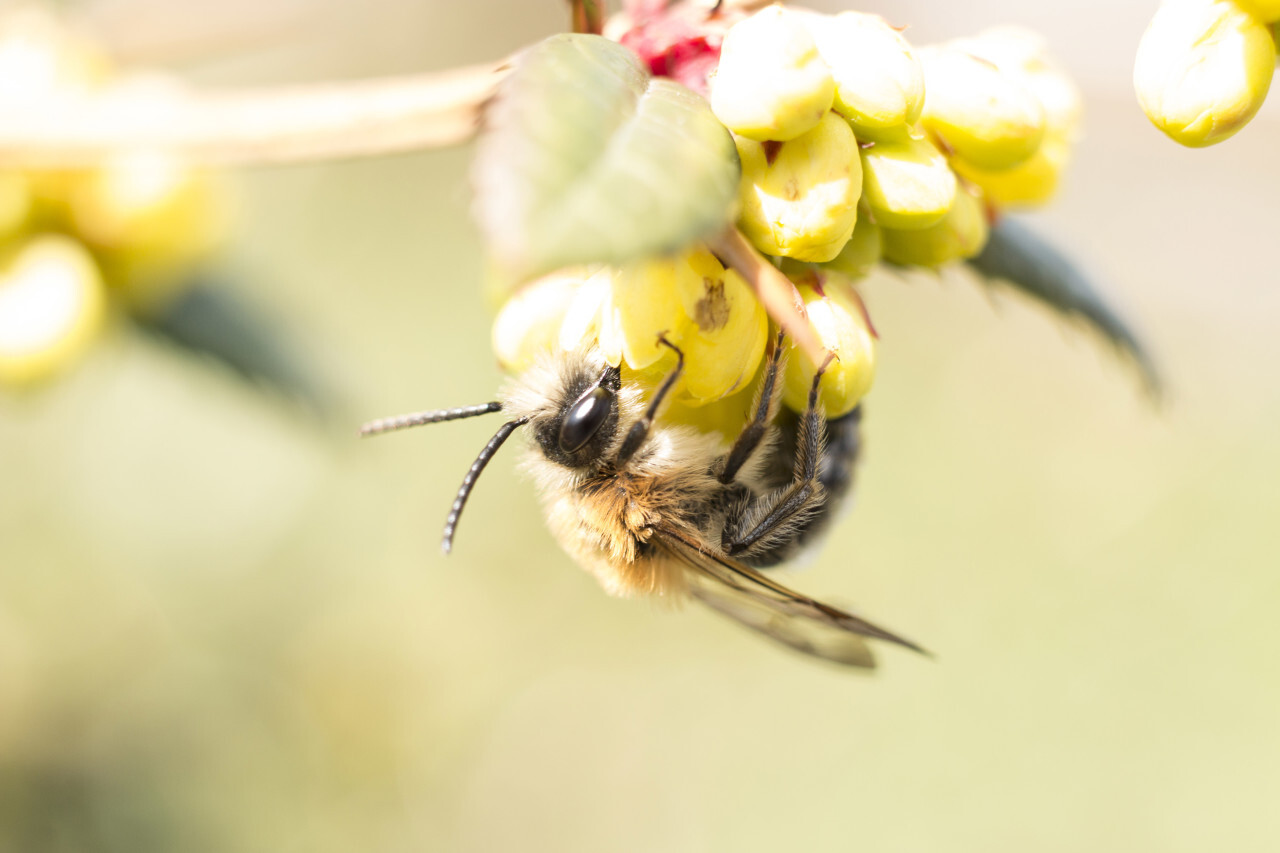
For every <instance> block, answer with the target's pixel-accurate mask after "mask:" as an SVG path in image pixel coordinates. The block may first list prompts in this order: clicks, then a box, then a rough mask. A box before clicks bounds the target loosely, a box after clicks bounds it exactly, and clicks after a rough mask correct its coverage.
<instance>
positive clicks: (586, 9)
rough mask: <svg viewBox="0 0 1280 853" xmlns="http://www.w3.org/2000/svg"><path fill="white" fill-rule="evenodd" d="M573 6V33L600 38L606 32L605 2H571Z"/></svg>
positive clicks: (599, 0) (570, 0)
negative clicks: (587, 34)
mask: <svg viewBox="0 0 1280 853" xmlns="http://www.w3.org/2000/svg"><path fill="white" fill-rule="evenodd" d="M569 2H570V4H571V5H572V6H573V31H574V32H575V33H590V34H591V35H594V36H598V35H600V34H601V33H602V32H604V0H569Z"/></svg>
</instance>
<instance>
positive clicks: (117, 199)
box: [0, 9, 228, 388]
mask: <svg viewBox="0 0 1280 853" xmlns="http://www.w3.org/2000/svg"><path fill="white" fill-rule="evenodd" d="M107 84H112V85H113V86H114V87H115V91H117V92H119V93H120V96H121V97H125V94H126V92H125V87H138V88H143V87H146V88H152V87H156V86H167V85H169V83H168V82H167V81H164V80H159V79H157V78H142V77H139V78H112V76H111V68H110V64H109V63H108V62H107V60H106V59H105V58H104V56H103V55H102V54H101V53H100V52H99V51H98V50H97V49H96V48H95V47H94V46H93V45H92V44H91V43H89V42H86V41H84V40H83V39H80V38H78V37H77V36H75V35H74V34H73V33H71V32H70V31H68V30H67V29H65V28H64V27H62V26H61V25H60V24H59V22H58V21H56V20H55V19H53V18H51V17H50V16H48V15H47V14H44V13H42V12H40V11H38V10H33V9H22V10H19V11H17V12H14V13H11V14H10V15H8V16H6V17H4V18H3V19H0V121H3V116H4V115H6V114H8V115H13V114H17V113H19V112H20V111H23V110H36V109H43V108H46V107H48V106H49V105H50V104H51V103H55V102H64V103H69V104H74V103H75V101H76V100H78V99H82V98H85V97H88V96H91V95H92V94H94V93H95V92H96V91H98V90H99V89H100V88H101V87H103V86H104V85H107ZM227 213H228V211H227V205H226V199H225V197H224V195H223V193H222V190H221V187H220V186H219V185H217V184H216V183H215V182H214V181H213V180H212V179H211V177H210V176H208V175H206V174H203V173H200V172H196V171H193V170H191V169H188V168H186V167H185V166H183V165H182V164H181V163H179V162H177V161H175V160H174V159H173V158H172V157H169V156H167V155H164V154H161V153H160V152H143V151H137V152H129V153H127V154H122V155H121V156H120V157H118V158H116V159H114V160H113V161H111V162H108V163H105V164H103V165H101V166H99V167H97V168H91V169H76V170H66V169H58V170H52V169H48V170H34V169H32V170H21V171H19V170H7V171H0V388H2V387H6V386H8V387H21V386H26V385H30V384H32V383H36V382H39V381H41V380H45V379H48V378H50V377H53V376H56V375H57V374H59V373H60V372H61V371H63V370H64V369H66V368H68V367H70V366H71V365H73V364H74V363H75V362H76V360H77V357H78V356H79V355H80V354H81V353H82V352H83V351H84V349H85V348H86V347H87V346H88V345H89V343H91V341H92V340H93V338H94V336H95V333H96V332H97V330H99V329H100V328H101V327H102V325H103V322H102V321H103V319H104V317H105V316H106V315H107V310H106V309H107V306H108V305H110V304H112V302H113V301H114V302H115V303H117V304H118V305H119V306H120V307H121V308H123V309H124V310H125V311H128V312H135V313H136V312H147V311H154V310H158V309H159V308H161V307H162V306H163V305H164V304H165V303H166V302H167V301H168V300H169V299H170V298H172V297H173V296H175V295H176V291H177V288H178V287H179V286H180V285H182V284H183V283H185V282H186V281H187V280H188V278H189V272H190V270H191V268H192V267H193V266H194V265H195V264H196V263H197V262H198V261H200V260H202V259H203V258H204V257H205V256H206V255H207V254H208V253H209V252H210V251H211V250H212V249H213V248H214V247H215V246H216V245H217V243H218V242H219V241H220V239H221V238H222V236H223V235H224V233H225V231H226V224H227V220H228V216H227Z"/></svg>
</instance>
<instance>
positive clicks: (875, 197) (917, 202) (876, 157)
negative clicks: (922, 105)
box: [861, 137, 956, 229]
mask: <svg viewBox="0 0 1280 853" xmlns="http://www.w3.org/2000/svg"><path fill="white" fill-rule="evenodd" d="M861 153H862V196H863V200H864V201H865V202H866V205H867V208H868V209H869V210H870V211H871V215H872V216H874V217H875V220H876V224H878V225H881V226H883V227H887V228H907V229H910V228H928V227H929V226H930V225H932V224H933V223H935V222H937V221H938V220H939V219H941V218H942V217H944V216H946V215H947V211H948V210H950V209H951V202H952V201H953V200H954V199H955V197H956V176H955V173H953V172H952V171H951V167H950V166H948V165H947V158H946V157H944V156H943V155H942V152H941V151H939V150H938V149H937V148H935V147H934V146H933V145H932V144H931V143H930V142H929V141H928V140H927V139H916V138H913V137H908V138H907V139H903V140H899V141H894V142H877V143H876V144H875V145H872V146H871V147H869V148H864V149H862V152H861Z"/></svg>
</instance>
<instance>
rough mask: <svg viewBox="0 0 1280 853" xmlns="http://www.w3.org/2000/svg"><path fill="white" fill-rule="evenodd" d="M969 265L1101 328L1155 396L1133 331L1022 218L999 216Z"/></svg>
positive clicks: (1157, 385) (1152, 376) (1148, 363)
mask: <svg viewBox="0 0 1280 853" xmlns="http://www.w3.org/2000/svg"><path fill="white" fill-rule="evenodd" d="M969 264H970V265H971V266H972V267H973V268H974V269H976V270H977V271H978V272H980V273H982V274H983V275H984V276H986V277H987V278H988V279H996V280H999V281H1003V282H1005V283H1006V284H1008V285H1010V286H1012V287H1013V288H1014V289H1016V290H1020V291H1022V292H1023V293H1025V294H1027V295H1028V296H1031V297H1032V298H1034V299H1037V300H1039V301H1041V302H1043V303H1045V304H1046V305H1048V306H1049V307H1050V308H1052V309H1054V310H1055V311H1058V312H1059V313H1062V314H1065V315H1066V316H1068V317H1072V318H1074V319H1078V320H1081V321H1083V322H1084V324H1085V325H1087V326H1089V327H1090V328H1092V329H1094V330H1095V331H1097V332H1099V333H1100V334H1101V335H1102V336H1103V337H1104V338H1106V339H1107V340H1108V341H1110V342H1111V343H1112V344H1114V345H1115V346H1116V348H1117V349H1118V350H1119V351H1120V352H1121V353H1123V354H1124V355H1127V356H1128V357H1129V358H1131V359H1132V360H1133V363H1134V365H1135V366H1136V367H1137V368H1138V370H1139V372H1140V373H1141V375H1142V379H1143V382H1144V383H1145V385H1146V386H1147V390H1148V391H1150V392H1151V393H1152V395H1153V396H1159V394H1160V390H1161V382H1160V376H1159V373H1158V372H1157V371H1156V367H1155V363H1154V362H1153V361H1152V360H1151V357H1150V355H1149V354H1148V353H1147V351H1146V349H1145V348H1144V347H1143V345H1142V342H1141V341H1139V340H1138V337H1137V335H1136V334H1135V333H1134V331H1133V330H1132V329H1131V328H1129V326H1128V325H1127V324H1126V323H1125V321H1124V320H1123V319H1122V318H1121V317H1120V315H1119V314H1118V313H1117V312H1116V310H1115V309H1114V308H1113V307H1112V306H1110V305H1108V304H1107V302H1106V301H1105V300H1104V299H1103V297H1102V295H1101V293H1100V292H1099V290H1098V288H1097V287H1096V286H1095V285H1094V283H1093V282H1092V281H1091V280H1090V278H1089V276H1088V275H1087V274H1086V273H1084V272H1083V271H1082V270H1081V269H1080V268H1079V267H1078V266H1077V265H1076V264H1075V262H1074V261H1072V260H1071V259H1070V258H1068V257H1067V256H1066V255H1064V254H1063V253H1062V252H1060V251H1059V250H1058V249H1056V248H1055V247H1054V246H1052V245H1051V244H1050V243H1049V242H1048V241H1046V240H1045V239H1044V238H1043V237H1041V236H1039V235H1038V234H1036V233H1035V232H1034V231H1032V230H1031V229H1030V228H1029V227H1027V226H1026V225H1025V224H1024V223H1022V222H1020V221H1018V220H1016V219H1012V218H1010V217H1007V216H1006V217H1003V218H1001V219H1000V220H999V221H998V222H997V223H996V224H995V225H994V226H992V228H991V237H990V239H989V240H988V241H987V245H986V248H984V249H983V250H982V252H981V254H979V255H978V256H977V257H975V258H973V259H971V260H970V261H969Z"/></svg>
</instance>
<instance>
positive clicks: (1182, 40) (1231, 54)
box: [1133, 0, 1276, 148]
mask: <svg viewBox="0 0 1280 853" xmlns="http://www.w3.org/2000/svg"><path fill="white" fill-rule="evenodd" d="M1275 62H1276V46H1275V42H1274V41H1273V40H1272V37H1271V32H1270V30H1269V28H1268V27H1267V26H1266V24H1264V23H1263V22H1261V21H1259V20H1258V19H1257V18H1255V17H1253V16H1252V15H1250V14H1248V13H1247V12H1245V11H1243V10H1242V9H1241V8H1240V7H1239V6H1237V5H1236V4H1235V3H1232V2H1230V0H1166V2H1165V3H1163V4H1162V5H1161V6H1160V8H1159V9H1158V10H1157V11H1156V14H1155V17H1153V18H1152V19H1151V23H1150V24H1149V25H1148V26H1147V31H1146V32H1145V33H1143V36H1142V41H1140V42H1139V43H1138V55H1137V60H1136V62H1135V63H1134V69H1133V85H1134V89H1135V90H1136V91H1137V93H1138V101H1139V103H1141V104H1142V109H1143V111H1144V112H1146V114H1147V118H1149V119H1151V122H1152V124H1154V125H1155V126H1156V127H1158V128H1159V129H1160V130H1162V131H1164V133H1165V134H1167V135H1168V136H1169V137H1170V138H1172V139H1174V140H1175V141H1177V142H1180V143H1182V144H1183V145H1186V146H1189V147H1191V148H1200V147H1203V146H1205V145H1213V144H1215V143H1218V142H1221V141H1223V140H1224V139H1227V138H1229V137H1230V136H1232V135H1233V134H1234V133H1235V132H1236V131H1238V130H1240V128H1242V127H1244V126H1245V125H1246V124H1248V123H1249V120H1250V119H1252V118H1253V116H1254V113H1256V112H1257V111H1258V108H1259V107H1260V106H1262V102H1263V100H1264V99H1265V98H1266V96H1267V89H1268V88H1270V86H1271V75H1272V72H1273V70H1274V68H1275Z"/></svg>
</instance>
